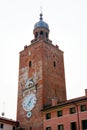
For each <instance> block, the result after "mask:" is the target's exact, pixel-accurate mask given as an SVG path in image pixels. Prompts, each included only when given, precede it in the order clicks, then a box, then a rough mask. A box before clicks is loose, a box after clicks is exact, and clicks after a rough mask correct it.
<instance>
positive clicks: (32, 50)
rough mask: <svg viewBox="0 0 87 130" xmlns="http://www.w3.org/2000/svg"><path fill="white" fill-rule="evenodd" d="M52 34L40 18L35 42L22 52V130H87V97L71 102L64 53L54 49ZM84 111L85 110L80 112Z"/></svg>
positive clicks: (19, 112) (19, 102) (19, 111)
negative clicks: (68, 97)
mask: <svg viewBox="0 0 87 130" xmlns="http://www.w3.org/2000/svg"><path fill="white" fill-rule="evenodd" d="M49 33H50V30H49V25H48V24H47V23H46V22H44V21H43V18H42V14H40V20H39V22H37V23H35V25H34V29H33V34H34V39H33V40H32V41H31V43H30V45H29V46H27V45H26V46H24V50H22V51H21V52H20V61H19V81H18V100H17V121H19V124H20V127H19V128H21V129H24V130H54V129H55V130H67V129H68V130H86V129H87V125H86V124H87V113H86V107H87V95H86V96H84V97H81V98H77V99H73V100H67V97H66V84H65V72H64V56H63V55H64V53H63V51H62V50H60V49H59V47H58V46H57V45H53V43H52V41H51V40H50V39H49ZM80 107H83V108H84V109H85V110H84V111H80ZM70 112H71V113H70ZM58 115H59V116H58ZM81 122H82V123H81ZM85 127H86V128H85ZM81 128H82V129H81Z"/></svg>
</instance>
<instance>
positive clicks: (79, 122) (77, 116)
mask: <svg viewBox="0 0 87 130" xmlns="http://www.w3.org/2000/svg"><path fill="white" fill-rule="evenodd" d="M74 105H75V106H76V109H77V121H78V130H80V121H79V111H78V105H77V104H76V103H74Z"/></svg>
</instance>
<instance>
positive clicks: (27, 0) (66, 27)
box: [0, 0, 87, 119]
mask: <svg viewBox="0 0 87 130" xmlns="http://www.w3.org/2000/svg"><path fill="white" fill-rule="evenodd" d="M40 7H42V12H43V19H44V21H45V22H47V23H48V24H49V28H50V40H52V42H53V44H55V45H56V44H57V45H58V46H59V48H60V49H61V50H63V51H64V63H65V77H66V89H67V99H71V98H75V97H80V96H84V95H85V91H84V89H87V0H0V115H1V113H2V112H5V117H7V118H10V119H16V107H17V89H18V88H17V87H18V69H19V52H20V51H21V50H23V48H24V46H25V45H29V44H30V41H31V40H32V39H33V38H34V36H33V28H34V24H35V23H36V22H38V20H39V14H40Z"/></svg>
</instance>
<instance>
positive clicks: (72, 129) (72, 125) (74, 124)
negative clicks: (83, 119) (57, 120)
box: [71, 122, 77, 130]
mask: <svg viewBox="0 0 87 130" xmlns="http://www.w3.org/2000/svg"><path fill="white" fill-rule="evenodd" d="M71 130H77V129H76V122H71Z"/></svg>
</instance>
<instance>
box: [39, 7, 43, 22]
mask: <svg viewBox="0 0 87 130" xmlns="http://www.w3.org/2000/svg"><path fill="white" fill-rule="evenodd" d="M40 11H41V13H40V20H43V18H42V16H43V14H42V7H40Z"/></svg>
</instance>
